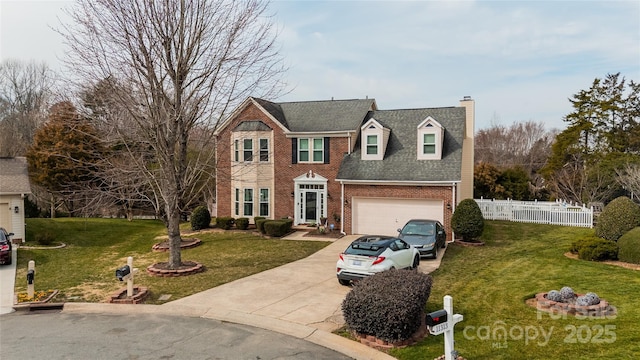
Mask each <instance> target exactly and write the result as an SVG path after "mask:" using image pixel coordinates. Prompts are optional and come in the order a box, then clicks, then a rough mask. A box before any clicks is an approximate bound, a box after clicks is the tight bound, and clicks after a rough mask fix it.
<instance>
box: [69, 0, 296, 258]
mask: <svg viewBox="0 0 640 360" xmlns="http://www.w3.org/2000/svg"><path fill="white" fill-rule="evenodd" d="M266 11H267V4H266V3H263V2H261V1H257V0H248V1H206V0H161V1H151V0H138V1H121V0H79V1H78V2H77V4H76V6H75V7H73V8H72V9H71V10H70V11H69V14H70V15H71V17H72V18H73V20H74V25H69V26H65V27H63V30H62V33H63V35H64V36H65V38H66V40H67V44H68V45H69V46H70V48H71V52H70V55H71V56H70V58H69V59H68V64H69V65H70V66H71V67H72V68H73V71H74V72H75V73H76V74H77V75H78V76H79V78H80V79H82V81H85V82H86V81H90V82H92V83H98V82H99V81H101V80H104V79H112V80H113V81H110V82H107V83H105V85H106V86H109V85H110V84H122V85H123V86H124V87H126V88H127V89H128V90H129V91H116V90H117V89H114V91H113V92H112V95H113V99H112V100H113V101H115V102H117V105H118V106H119V108H121V109H125V110H126V119H127V121H126V122H124V123H123V124H121V125H123V126H115V125H116V124H114V130H113V134H117V136H118V138H119V141H120V142H121V144H123V146H124V147H125V148H126V149H127V150H128V151H129V153H130V155H131V156H130V157H129V159H130V161H131V162H132V163H134V164H135V165H136V167H137V168H138V169H140V174H141V177H142V178H143V179H144V181H145V182H146V183H147V184H149V185H150V186H151V187H152V188H153V191H154V192H156V193H157V194H158V199H160V200H161V202H162V206H164V209H165V214H166V219H165V220H166V226H167V232H168V235H169V247H170V252H169V263H168V265H169V267H170V268H174V269H175V268H178V267H180V265H181V264H182V260H181V254H180V241H181V238H180V228H179V223H180V219H181V215H182V212H183V210H184V208H185V206H186V205H187V204H189V203H190V202H191V201H192V200H193V199H194V198H195V197H196V196H199V193H200V192H201V190H202V189H203V187H205V186H206V185H207V184H206V181H203V179H205V178H206V177H207V176H209V175H210V174H213V173H214V169H215V163H214V152H213V151H211V149H213V148H214V146H213V144H212V141H214V137H213V136H212V132H213V131H214V129H215V126H216V124H217V122H218V121H219V120H220V119H222V118H224V117H226V116H228V112H229V111H230V110H231V109H233V108H234V107H235V106H236V105H237V104H239V103H240V102H241V101H242V100H244V99H245V98H246V97H247V96H249V95H253V96H269V97H273V96H275V95H276V94H277V93H279V92H280V87H279V86H278V85H279V80H280V75H281V74H282V72H283V71H284V68H283V67H282V60H281V58H280V56H279V54H278V52H277V49H276V48H275V36H276V34H275V33H274V32H273V28H272V23H271V22H270V19H269V18H268V17H267V16H266ZM121 119H122V117H121ZM196 130H197V132H198V137H197V140H198V141H192V139H191V137H192V136H193V134H194V131H196ZM193 146H197V149H194V148H193ZM141 150H142V151H144V152H148V154H147V155H148V156H144V157H142V156H139V152H140V151H141ZM142 159H144V160H142Z"/></svg>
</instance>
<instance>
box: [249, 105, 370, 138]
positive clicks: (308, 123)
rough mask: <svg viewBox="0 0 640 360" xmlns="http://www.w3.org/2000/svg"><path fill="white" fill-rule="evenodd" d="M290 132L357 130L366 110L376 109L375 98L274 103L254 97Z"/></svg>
mask: <svg viewBox="0 0 640 360" xmlns="http://www.w3.org/2000/svg"><path fill="white" fill-rule="evenodd" d="M255 100H256V101H257V102H258V104H260V106H262V107H263V108H264V109H265V110H266V111H268V112H269V113H270V114H271V116H273V117H274V118H275V119H276V120H278V121H279V122H280V123H281V124H282V125H284V126H285V127H286V128H287V129H289V131H291V132H294V133H297V132H300V133H304V132H328V131H332V132H334V131H356V130H357V129H359V128H360V125H362V119H364V118H365V116H366V114H367V112H369V111H371V110H375V109H376V103H375V100H374V99H354V100H325V101H299V102H283V103H273V102H269V101H266V100H262V99H255Z"/></svg>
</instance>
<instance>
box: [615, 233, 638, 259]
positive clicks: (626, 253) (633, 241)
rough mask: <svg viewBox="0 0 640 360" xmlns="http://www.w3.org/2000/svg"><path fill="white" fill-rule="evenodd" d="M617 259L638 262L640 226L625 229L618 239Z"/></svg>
mask: <svg viewBox="0 0 640 360" xmlns="http://www.w3.org/2000/svg"><path fill="white" fill-rule="evenodd" d="M618 259H620V261H624V262H628V263H632V264H640V227H637V228H635V229H633V230H631V231H627V233H626V234H624V235H622V237H620V239H618Z"/></svg>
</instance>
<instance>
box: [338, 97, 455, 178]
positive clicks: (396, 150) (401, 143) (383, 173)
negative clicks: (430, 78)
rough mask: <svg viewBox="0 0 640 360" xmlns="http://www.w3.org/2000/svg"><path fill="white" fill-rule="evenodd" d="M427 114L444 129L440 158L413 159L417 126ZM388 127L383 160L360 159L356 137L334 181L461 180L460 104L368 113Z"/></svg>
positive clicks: (358, 142)
mask: <svg viewBox="0 0 640 360" xmlns="http://www.w3.org/2000/svg"><path fill="white" fill-rule="evenodd" d="M428 116H431V117H432V118H434V119H435V120H437V121H438V122H439V123H440V124H441V125H442V126H443V127H444V128H445V134H444V144H443V152H442V160H417V127H418V125H419V124H420V123H421V122H422V121H423V120H424V119H426V118H427V117H428ZM371 117H373V118H374V119H376V120H377V121H378V122H379V123H380V124H381V125H383V126H384V127H386V128H389V129H391V136H390V138H389V143H388V144H387V148H386V150H385V153H384V159H383V160H362V156H361V147H360V141H361V139H360V138H359V139H358V140H357V143H356V146H355V150H354V152H352V153H351V154H348V155H345V157H344V159H343V161H342V164H341V166H340V170H339V171H338V176H337V179H338V180H344V181H348V180H353V181H363V182H366V181H371V182H390V181H391V182H392V181H401V182H453V181H460V180H461V168H462V141H463V139H464V131H465V121H466V120H465V119H466V117H465V109H464V108H462V107H447V108H428V109H411V110H379V111H372V112H370V113H369V114H368V116H367V118H366V119H365V120H364V122H366V121H368V120H369V119H370V118H371Z"/></svg>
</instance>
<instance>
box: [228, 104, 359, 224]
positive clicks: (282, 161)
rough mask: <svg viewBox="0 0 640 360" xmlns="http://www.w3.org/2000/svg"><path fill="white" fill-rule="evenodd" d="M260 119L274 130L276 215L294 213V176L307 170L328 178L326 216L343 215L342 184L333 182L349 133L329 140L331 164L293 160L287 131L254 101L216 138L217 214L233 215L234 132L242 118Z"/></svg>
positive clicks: (273, 208)
mask: <svg viewBox="0 0 640 360" xmlns="http://www.w3.org/2000/svg"><path fill="white" fill-rule="evenodd" d="M245 120H261V121H262V122H264V123H265V124H267V125H268V126H270V127H271V128H272V129H273V131H274V134H273V144H272V147H273V154H272V157H271V161H272V163H273V166H274V174H275V189H272V191H273V204H272V210H273V216H272V217H273V218H274V219H279V218H283V217H292V218H293V216H294V210H295V208H294V206H295V204H294V200H295V199H294V198H293V197H292V196H291V193H292V192H293V191H294V190H295V189H294V182H293V179H294V178H296V177H298V176H300V175H303V174H305V173H308V172H309V170H311V171H312V172H313V173H314V174H318V175H321V176H323V177H325V178H327V179H328V182H327V191H328V194H329V198H328V199H327V216H328V218H329V220H330V221H331V220H332V219H333V214H334V213H335V214H338V215H339V214H340V210H341V207H340V205H341V204H340V184H339V183H337V182H335V181H333V180H334V179H335V178H336V176H337V174H338V169H339V167H340V163H341V161H342V158H343V156H344V153H346V152H347V151H348V144H349V142H348V139H347V136H348V134H347V133H345V137H332V138H331V140H330V146H331V151H330V154H329V159H330V163H329V164H311V163H299V164H292V163H291V139H290V138H287V137H286V136H285V132H284V131H283V130H282V128H280V126H279V125H278V124H276V123H275V122H273V121H272V120H271V119H270V118H269V117H268V116H267V115H266V114H265V113H263V112H262V111H261V110H260V109H259V108H258V107H256V106H255V105H253V104H251V105H249V106H247V107H246V108H245V109H244V110H243V111H241V112H240V113H239V114H238V115H237V116H236V117H235V118H234V119H233V120H232V122H230V123H229V124H227V125H226V127H225V128H224V129H223V131H221V132H220V133H219V134H218V138H217V146H216V151H217V169H218V170H217V176H216V191H217V198H216V201H217V216H232V215H231V214H232V208H231V202H232V199H231V196H232V192H231V191H232V189H231V153H230V151H231V143H230V141H231V131H232V130H233V129H234V128H235V127H236V126H237V125H238V124H239V123H240V122H242V121H245Z"/></svg>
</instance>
